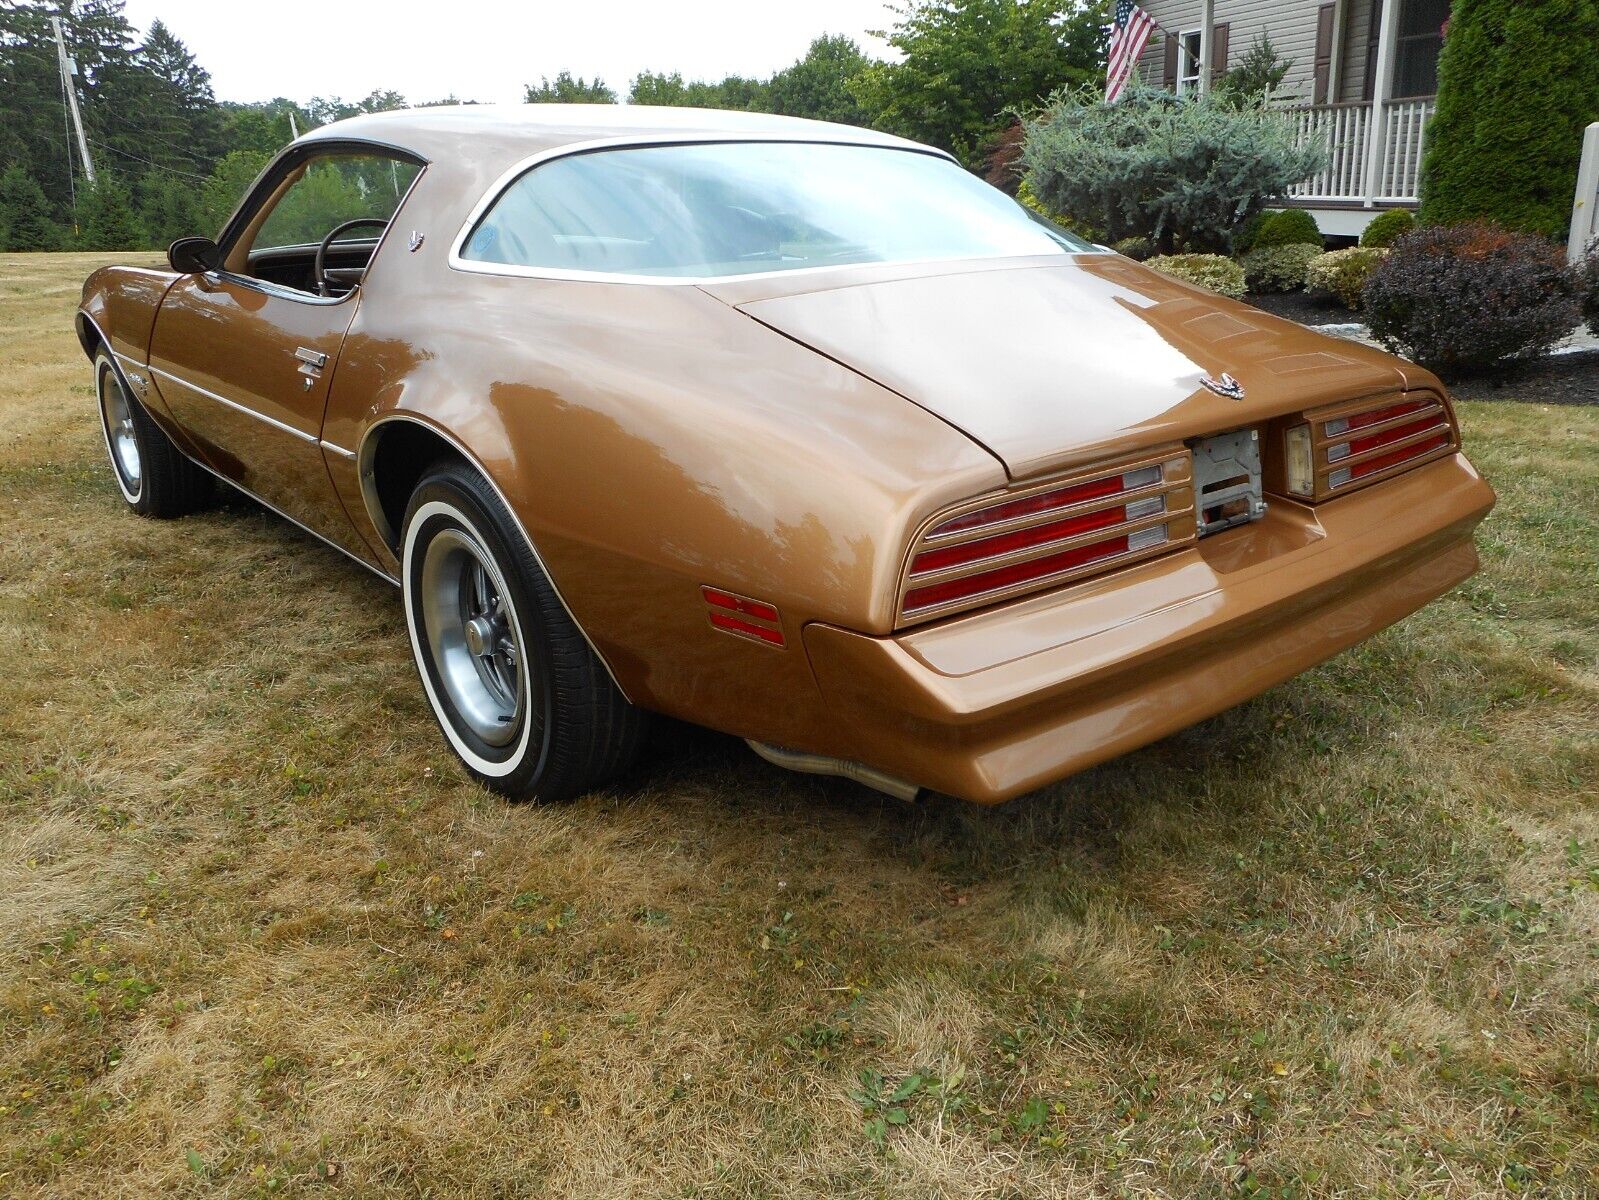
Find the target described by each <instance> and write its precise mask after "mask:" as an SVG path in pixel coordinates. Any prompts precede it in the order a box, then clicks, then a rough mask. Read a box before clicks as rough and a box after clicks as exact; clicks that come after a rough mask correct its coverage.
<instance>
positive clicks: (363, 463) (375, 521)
mask: <svg viewBox="0 0 1599 1200" xmlns="http://www.w3.org/2000/svg"><path fill="white" fill-rule="evenodd" d="M400 422H403V423H404V424H407V425H415V426H417V427H418V428H419V429H425V430H427V431H428V432H429V433H432V434H436V435H438V436H439V437H441V438H443V439H444V440H445V441H446V442H448V443H449V444H450V445H451V446H453V447H454V448H455V450H456V452H457V453H458V454H460V456H461V457H462V458H464V459H465V460H466V461H467V464H468V465H469V466H471V468H472V469H473V470H474V471H476V472H477V473H478V474H479V475H480V476H482V477H483V479H484V480H485V481H486V482H487V483H488V485H489V487H490V488H491V489H492V490H493V492H494V495H495V496H496V497H497V498H498V499H499V501H500V504H501V505H503V506H504V508H505V511H506V512H508V513H510V514H511V520H512V521H513V522H515V524H516V531H517V532H518V533H520V534H521V535H522V541H523V542H524V543H526V545H527V548H528V552H529V553H531V554H532V555H533V561H534V562H536V563H537V564H538V567H539V570H541V571H543V572H544V578H545V579H547V580H549V582H550V590H551V591H552V592H554V593H555V598H556V600H558V601H559V602H560V605H561V607H562V608H563V609H564V610H565V611H566V616H567V619H568V620H570V621H571V622H572V625H573V626H574V627H575V628H576V629H577V631H578V633H580V634H582V635H583V640H584V641H585V642H586V643H588V648H589V649H590V650H592V651H593V652H594V657H595V658H596V659H598V660H599V663H600V666H602V667H604V668H605V673H606V675H608V676H609V677H610V680H611V684H612V686H613V687H615V688H616V690H617V692H618V693H619V694H620V695H621V697H622V699H624V700H626V701H627V702H628V703H629V704H631V703H633V698H632V697H631V696H629V695H628V694H627V689H626V688H624V687H623V686H622V683H621V681H620V680H619V679H617V677H616V670H615V668H613V667H612V666H611V664H610V661H609V660H608V659H607V658H606V657H605V655H604V654H603V653H602V652H601V651H600V648H599V647H598V646H596V645H595V644H594V639H593V638H591V637H589V633H588V630H586V629H584V628H583V622H581V621H579V620H578V619H577V614H576V613H574V612H573V611H572V606H571V605H570V604H568V603H567V601H566V596H565V595H564V594H563V593H562V591H561V585H560V584H559V583H557V582H556V581H555V576H554V575H553V574H551V573H550V568H549V565H548V564H547V563H546V562H545V561H544V556H543V555H542V554H540V553H539V548H538V546H536V545H535V544H534V542H533V535H532V534H530V533H528V531H527V526H526V525H524V524H523V523H522V518H521V517H520V516H519V515H517V511H516V509H515V508H513V507H512V506H511V502H510V501H509V500H507V499H506V498H505V493H504V492H503V491H501V490H500V485H499V484H498V483H496V482H495V481H494V477H493V476H492V475H490V474H489V473H488V471H487V470H486V469H485V468H484V466H483V464H482V463H481V462H479V461H478V458H477V455H475V454H473V453H472V452H471V451H470V450H468V449H467V448H466V447H465V446H464V445H463V444H462V443H461V441H460V439H459V438H457V437H456V436H455V435H454V434H453V433H451V432H450V431H449V430H447V429H443V428H440V427H439V426H438V425H435V424H433V423H432V422H430V421H425V420H420V419H419V418H418V417H417V415H416V414H415V413H411V412H391V413H388V414H387V415H385V416H382V417H379V418H378V419H377V420H376V421H373V422H372V423H371V424H370V425H368V426H367V427H366V428H365V429H363V430H362V431H361V445H360V449H359V451H358V452H357V455H356V458H357V460H358V463H359V466H358V467H357V475H358V477H359V479H360V483H361V506H362V507H363V508H365V509H366V519H367V520H368V521H369V522H371V525H372V528H373V529H374V530H376V531H377V535H378V537H379V538H380V539H381V540H382V542H383V544H384V545H385V546H388V545H390V543H391V541H393V540H398V537H399V532H400V531H396V530H394V529H392V528H390V527H389V523H388V520H387V519H386V518H384V516H383V505H382V504H381V503H379V502H378V497H377V487H376V482H375V480H374V479H373V476H372V456H373V455H374V454H375V453H376V452H377V440H376V438H375V437H374V436H373V435H374V434H376V433H377V431H378V430H379V429H381V428H382V427H383V426H385V425H392V424H396V423H400ZM357 532H359V530H357Z"/></svg>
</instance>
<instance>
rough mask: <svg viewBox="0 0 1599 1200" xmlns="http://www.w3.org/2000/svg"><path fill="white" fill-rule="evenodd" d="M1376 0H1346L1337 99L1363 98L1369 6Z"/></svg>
mask: <svg viewBox="0 0 1599 1200" xmlns="http://www.w3.org/2000/svg"><path fill="white" fill-rule="evenodd" d="M1376 3H1377V0H1349V15H1348V17H1346V18H1345V24H1346V28H1345V30H1344V69H1343V74H1342V75H1341V77H1340V82H1339V84H1338V99H1339V100H1344V101H1354V100H1364V99H1365V98H1366V53H1367V48H1368V47H1369V46H1370V45H1371V10H1372V6H1373V5H1375V4H1376Z"/></svg>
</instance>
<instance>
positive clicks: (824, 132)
mask: <svg viewBox="0 0 1599 1200" xmlns="http://www.w3.org/2000/svg"><path fill="white" fill-rule="evenodd" d="M702 136H703V137H706V138H714V139H727V138H732V139H737V138H741V137H747V138H750V139H751V140H761V139H764V138H773V139H782V140H788V139H794V140H801V141H804V140H814V141H821V142H849V143H856V144H861V145H872V146H893V147H898V148H901V149H910V148H915V149H919V150H926V149H928V148H927V147H925V146H922V145H920V144H919V143H917V142H911V141H907V140H905V139H904V138H898V137H894V136H893V135H891V134H886V133H878V132H877V131H875V130H871V129H860V128H857V127H856V126H853V125H835V124H833V123H831V122H828V121H809V120H804V119H802V118H799V117H781V116H776V115H774V114H771V113H755V112H732V111H726V110H721V109H710V108H670V107H666V106H662V105H652V104H458V105H441V106H439V107H436V108H402V109H394V110H392V111H389V112H377V113H364V114H362V115H361V116H358V117H350V118H347V119H346V120H343V121H334V122H332V123H331V124H328V125H323V126H320V127H319V128H317V129H314V130H312V131H311V132H310V133H307V134H306V135H305V136H304V137H302V138H301V139H300V141H299V144H308V143H312V142H317V141H327V140H338V139H344V138H350V139H356V140H360V141H371V142H379V143H383V144H385V145H388V146H394V147H398V148H400V149H403V150H408V151H410V152H411V153H413V154H416V155H418V156H419V157H421V158H424V159H427V160H429V161H439V162H449V161H450V160H452V159H459V158H461V157H463V156H467V157H470V158H472V159H475V160H476V165H478V166H484V167H487V166H492V165H494V164H495V163H496V162H499V163H503V164H504V165H506V166H509V165H511V164H512V163H515V162H518V161H520V160H522V159H524V158H527V157H528V156H530V155H534V154H539V153H543V152H545V151H549V150H556V149H559V148H561V147H563V146H575V145H578V144H581V143H585V142H594V141H602V140H613V139H614V140H620V141H630V140H637V141H640V142H649V141H651V140H652V139H655V138H660V139H662V140H666V141H682V140H685V139H687V140H692V139H694V138H696V137H702Z"/></svg>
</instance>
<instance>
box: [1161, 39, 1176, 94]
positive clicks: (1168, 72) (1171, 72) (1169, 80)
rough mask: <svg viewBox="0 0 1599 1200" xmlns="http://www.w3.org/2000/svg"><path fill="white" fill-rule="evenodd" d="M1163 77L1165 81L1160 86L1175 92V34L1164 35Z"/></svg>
mask: <svg viewBox="0 0 1599 1200" xmlns="http://www.w3.org/2000/svg"><path fill="white" fill-rule="evenodd" d="M1164 78H1165V82H1164V83H1163V84H1162V85H1161V86H1162V87H1164V88H1165V89H1166V90H1167V91H1168V92H1175V91H1176V90H1177V38H1176V36H1175V35H1173V34H1170V33H1168V34H1167V35H1166V68H1165V72H1164Z"/></svg>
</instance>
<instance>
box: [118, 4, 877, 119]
mask: <svg viewBox="0 0 1599 1200" xmlns="http://www.w3.org/2000/svg"><path fill="white" fill-rule="evenodd" d="M127 15H128V19H129V20H130V21H132V22H133V24H134V25H135V26H137V27H138V29H139V31H140V32H141V33H143V32H144V31H145V30H147V29H148V28H149V27H150V22H151V21H153V20H155V19H156V18H158V17H159V18H160V19H161V20H163V21H165V22H166V23H167V25H168V26H169V27H170V28H171V29H172V31H173V32H174V33H176V34H177V35H178V37H180V38H182V39H183V40H184V42H185V43H187V44H188V47H189V49H190V50H191V51H192V52H193V53H194V54H195V56H196V57H197V58H198V59H199V60H200V65H201V66H203V67H205V68H206V70H208V71H210V72H211V83H212V86H213V87H214V88H215V89H216V94H217V98H218V99H219V100H267V99H270V98H272V97H273V96H287V97H289V98H291V99H295V100H307V99H309V98H310V97H312V96H343V97H345V98H346V99H350V100H358V99H360V98H361V97H362V96H365V95H367V94H368V93H369V92H371V91H373V90H374V89H376V88H394V89H395V90H396V91H399V92H402V93H404V94H405V96H406V98H407V99H409V100H413V101H421V100H438V99H442V98H443V97H445V96H448V95H450V94H451V93H452V92H453V93H454V94H455V95H456V96H459V97H460V98H461V99H463V100H481V101H485V102H500V103H515V102H518V101H520V100H521V99H522V85H523V84H524V83H536V82H537V81H538V79H539V76H541V75H548V76H551V77H554V75H555V73H556V72H557V71H560V70H563V69H564V70H568V71H571V72H572V73H573V74H574V75H582V76H584V77H585V78H592V77H593V76H595V75H599V76H600V77H602V78H603V79H604V80H605V81H606V83H608V84H610V85H611V87H612V88H614V89H615V90H616V92H617V94H618V95H619V96H623V97H625V95H626V92H627V84H628V81H629V80H631V79H632V77H633V76H634V75H636V74H637V73H638V72H639V71H642V70H652V71H679V72H681V73H682V75H683V77H684V78H685V79H720V78H722V76H724V75H729V74H739V75H753V76H762V75H769V74H770V73H771V72H773V71H775V70H778V69H780V68H782V67H786V66H787V65H788V64H789V63H791V62H793V61H794V60H795V59H796V58H798V57H799V56H800V55H802V54H803V53H804V52H805V47H806V46H808V45H810V42H811V39H812V38H814V37H816V36H817V35H819V34H823V33H846V34H849V35H850V36H851V37H854V38H855V39H856V40H857V41H859V42H860V43H861V45H862V47H863V48H864V49H865V50H866V52H867V53H868V54H874V55H880V56H881V55H885V54H886V53H887V48H886V47H885V46H883V45H882V44H881V43H879V42H875V41H873V40H872V39H869V38H868V37H867V36H866V31H867V30H868V29H882V28H885V27H886V26H888V25H890V24H892V20H893V14H892V13H891V12H890V11H889V10H888V8H887V6H886V5H885V4H884V3H883V0H798V2H797V3H796V2H795V0H787V2H778V0H679V2H678V3H674V4H663V3H643V2H640V0H589V2H585V0H563V2H562V3H558V4H557V3H550V2H549V0H520V2H519V0H457V2H455V3H449V2H448V0H442V2H441V0H424V2H421V3H418V2H416V0H386V2H379V0H269V2H268V3H266V4H242V3H239V2H238V0H127Z"/></svg>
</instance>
